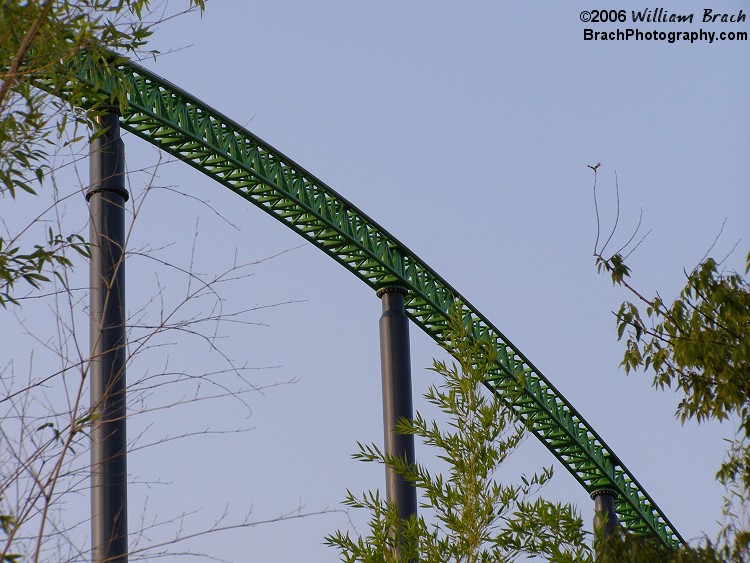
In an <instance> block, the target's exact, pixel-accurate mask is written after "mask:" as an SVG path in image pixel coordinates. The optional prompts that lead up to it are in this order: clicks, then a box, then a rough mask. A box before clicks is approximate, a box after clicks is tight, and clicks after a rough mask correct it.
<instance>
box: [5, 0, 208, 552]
mask: <svg viewBox="0 0 750 563" xmlns="http://www.w3.org/2000/svg"><path fill="white" fill-rule="evenodd" d="M187 4H188V9H190V8H193V7H197V8H199V9H201V10H202V9H203V7H204V0H188V3H187ZM0 6H1V8H0V9H1V10H2V17H0V198H3V199H4V203H5V205H6V209H5V213H6V216H7V215H10V212H9V210H8V209H7V205H8V204H9V203H11V201H12V200H16V199H19V198H20V197H21V196H23V195H35V194H36V193H37V190H38V189H39V188H40V187H43V185H44V182H45V180H46V178H47V177H48V175H49V174H50V173H51V171H52V168H51V164H50V163H51V157H52V155H53V154H54V152H55V151H56V150H57V149H58V148H59V146H60V143H61V139H62V136H63V133H65V132H66V131H68V130H69V129H70V128H71V127H72V129H73V131H74V135H73V136H74V137H76V138H74V139H72V140H71V141H68V143H71V142H75V141H77V140H80V139H81V138H82V137H81V136H78V135H77V134H76V133H75V132H76V131H77V130H78V129H79V128H83V129H88V128H89V125H90V123H91V122H90V120H91V118H92V117H93V116H95V115H97V114H101V113H102V112H104V111H112V109H113V108H112V106H113V105H116V104H117V103H124V100H125V97H124V96H122V94H123V92H122V91H118V90H117V89H115V92H114V93H113V96H112V97H111V98H110V99H101V98H100V97H99V96H97V95H96V93H94V92H91V91H90V90H89V89H88V87H87V86H86V85H85V84H83V83H82V82H81V81H78V80H75V79H74V78H73V77H72V76H71V74H70V72H71V71H70V70H69V67H70V65H69V64H68V63H70V62H71V61H72V60H74V59H75V58H77V57H80V56H82V54H83V53H85V54H86V56H87V57H90V58H94V60H96V61H98V62H100V63H101V65H102V66H103V67H105V68H111V67H112V66H113V65H115V64H117V60H118V59H117V57H118V56H123V55H128V54H130V53H134V52H136V51H139V50H142V49H143V48H144V46H145V45H146V42H147V40H148V38H149V36H150V35H151V32H152V26H153V25H154V24H155V23H158V20H159V18H158V17H150V13H149V9H150V2H149V0H70V1H65V0H28V1H26V0H2V2H0ZM162 9H163V7H162ZM146 20H151V21H150V22H147V21H146ZM115 53H117V54H115ZM63 93H64V99H65V101H64V102H63V101H61V98H60V97H59V95H60V94H63ZM84 107H85V111H84V110H83V109H81V108H84ZM69 126H71V127H69ZM32 224H33V223H32ZM30 227H31V225H29V226H27V227H26V228H20V229H19V232H15V233H4V234H3V235H2V236H0V304H1V305H3V307H7V305H8V304H9V303H13V304H17V303H18V297H17V292H18V285H19V282H24V285H27V286H30V287H31V288H40V287H41V286H42V285H43V284H45V283H47V282H49V281H50V280H51V276H56V277H57V278H58V279H59V280H60V281H61V282H63V279H64V278H63V276H62V275H61V273H60V272H61V269H63V268H67V267H70V266H72V261H71V259H70V258H69V257H68V256H69V255H68V254H67V251H68V250H72V251H75V252H77V253H78V254H80V255H82V256H83V257H88V256H89V250H88V246H87V244H86V242H85V241H84V240H83V239H82V238H81V237H80V236H79V235H77V234H62V233H54V232H53V231H52V230H51V229H49V230H48V232H47V236H46V240H43V241H40V242H36V243H35V242H31V243H29V242H28V241H27V238H28V237H29V236H31V233H30ZM24 235H26V238H25V237H24ZM63 286H64V282H63ZM45 428H47V426H44V427H43V428H41V429H40V430H43V429H45ZM52 428H53V432H54V433H55V441H59V439H60V435H59V431H57V430H55V429H54V427H52ZM43 519H44V516H42V520H43ZM19 526H20V524H19V523H18V522H17V521H16V518H15V517H14V515H12V514H2V513H0V527H1V528H2V530H3V532H4V533H5V535H6V537H5V538H4V539H3V540H2V547H0V561H2V562H15V561H18V560H20V558H21V556H20V555H18V554H14V553H11V551H16V550H15V549H14V545H15V544H14V542H15V541H16V539H17V538H16V534H17V533H18V531H19ZM43 529H44V525H43V524H42V526H41V530H43ZM41 534H42V532H41V531H40V538H39V543H38V545H40V544H41ZM37 549H38V547H37ZM38 556H39V553H38V552H37V558H38Z"/></svg>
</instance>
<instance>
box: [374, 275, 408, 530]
mask: <svg viewBox="0 0 750 563" xmlns="http://www.w3.org/2000/svg"><path fill="white" fill-rule="evenodd" d="M405 294H406V290H404V289H403V288H401V287H386V288H382V289H380V290H379V291H378V293H377V295H378V297H380V300H381V302H382V305H383V314H382V316H381V317H380V370H381V375H382V382H383V430H384V435H385V453H386V454H388V455H390V456H394V457H402V458H405V459H406V461H407V463H409V464H413V463H414V436H412V435H403V434H398V433H396V432H395V431H394V426H395V424H396V421H398V420H399V419H400V418H407V419H411V418H412V416H413V407H412V393H411V357H410V353H409V319H408V318H407V316H406V313H405V311H404V295H405ZM385 482H386V494H387V497H388V500H389V501H390V502H391V503H392V504H394V505H395V506H397V507H398V514H399V517H400V518H402V519H407V518H409V517H410V516H412V515H416V514H417V490H416V488H414V486H413V485H411V484H410V483H408V482H407V481H406V479H404V478H403V477H402V476H401V475H399V474H398V473H396V472H395V471H393V470H392V469H391V468H389V467H386V470H385Z"/></svg>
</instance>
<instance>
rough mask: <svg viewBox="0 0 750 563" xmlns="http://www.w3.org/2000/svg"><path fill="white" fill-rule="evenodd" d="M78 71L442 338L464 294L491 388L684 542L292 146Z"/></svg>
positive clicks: (513, 354) (597, 444)
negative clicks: (400, 301)
mask: <svg viewBox="0 0 750 563" xmlns="http://www.w3.org/2000/svg"><path fill="white" fill-rule="evenodd" d="M105 67H107V68H105ZM73 70H74V75H75V77H76V79H77V80H81V81H83V82H86V83H88V84H89V85H91V87H92V89H93V90H92V91H95V92H97V95H99V96H104V97H111V96H113V95H114V94H113V93H116V92H122V91H123V87H124V91H125V92H126V93H127V94H126V97H127V100H126V103H121V104H120V107H121V117H120V121H121V125H122V127H123V128H125V129H127V130H128V131H130V132H132V133H133V134H135V135H137V136H138V137H141V138H142V139H144V140H146V141H148V142H149V143H151V144H153V145H155V146H157V147H159V148H160V149H162V150H164V151H165V152H167V153H169V154H171V155H173V156H175V157H176V158H178V159H180V160H182V161H184V162H186V163H187V164H189V165H190V166H192V167H194V168H196V169H197V170H200V171H201V172H203V173H204V174H206V175H207V176H209V177H210V178H212V179H213V180H216V181H217V182H219V183H220V184H222V185H224V186H226V187H227V188H229V189H230V190H232V191H233V192H235V193H236V194H238V195H240V196H241V197H243V198H245V199H246V200H248V201H250V202H251V203H253V204H254V205H256V206H258V207H259V208H261V209H262V210H263V211H265V212H266V213H268V214H270V215H272V216H273V217H275V218H276V219H278V220H279V221H281V222H282V223H283V224H284V225H286V226H287V227H289V228H290V229H292V230H294V231H296V232H297V233H298V234H299V235H301V236H302V237H303V238H305V239H306V240H308V241H309V242H310V243H312V244H313V245H315V246H317V247H318V248H319V249H321V250H322V251H323V252H325V253H326V254H327V255H328V256H330V257H331V258H333V259H334V260H336V261H337V262H338V263H339V264H341V265H342V266H343V267H344V268H346V269H347V270H349V271H350V272H351V273H352V274H354V275H355V276H357V277H358V278H359V279H361V280H362V281H363V282H364V283H366V284H367V285H368V286H369V287H371V288H372V289H373V290H377V289H380V288H382V287H384V286H388V285H399V286H402V287H404V288H405V289H407V291H408V295H407V296H406V297H405V307H406V311H407V315H408V316H409V317H410V318H411V320H412V321H413V322H414V323H415V324H416V325H417V326H419V327H420V328H421V329H422V330H423V331H424V332H426V333H427V334H428V335H430V336H431V337H432V338H433V339H434V340H436V341H437V342H438V343H442V342H443V341H444V336H445V331H446V329H447V326H448V315H449V311H450V310H451V308H452V307H453V306H454V304H455V303H456V302H457V301H458V302H460V303H461V304H462V314H463V317H464V320H465V322H466V323H467V325H469V326H471V327H472V331H473V334H474V336H475V337H476V338H483V339H486V340H489V341H490V342H491V343H492V345H493V346H494V348H495V350H496V351H497V353H498V359H497V362H496V366H495V369H493V371H492V373H491V374H490V375H489V378H488V379H487V381H486V385H487V387H488V388H489V389H491V390H492V391H493V392H495V393H497V394H499V395H500V396H501V397H503V398H504V399H505V400H506V401H508V402H509V404H510V406H511V408H512V409H513V411H514V412H515V413H516V415H517V416H518V417H519V418H520V419H521V420H522V421H524V423H525V424H526V425H527V427H528V428H529V429H530V430H531V432H532V433H533V434H534V435H535V436H536V437H537V438H538V439H539V440H541V441H542V443H543V444H544V445H545V446H546V447H547V448H548V449H549V450H550V452H552V454H553V455H554V456H555V457H556V458H557V459H558V460H559V461H560V462H561V463H562V464H563V465H564V466H565V467H566V468H567V469H568V471H570V473H571V474H572V475H573V477H575V479H576V480H577V481H578V482H579V483H580V484H581V485H582V486H583V487H584V488H585V489H586V491H588V492H589V493H592V492H595V491H598V490H602V489H608V490H611V491H614V492H615V493H616V498H615V510H616V512H617V515H618V517H619V519H620V522H621V524H622V525H623V526H624V527H625V528H626V529H627V530H629V531H631V532H633V533H636V534H643V535H646V534H647V535H655V536H656V537H658V538H659V539H660V540H661V541H662V542H663V543H664V544H666V545H669V546H673V547H677V546H679V545H680V544H681V543H684V540H683V539H682V537H681V536H680V535H679V533H678V532H677V530H676V529H675V528H674V526H672V524H671V523H670V522H669V520H668V519H667V517H666V516H665V515H664V513H663V512H662V511H661V510H660V509H659V507H658V506H657V505H656V503H655V502H654V501H653V499H652V498H651V497H650V496H649V495H648V493H647V492H646V491H645V490H644V488H643V487H642V486H641V485H640V484H639V483H638V481H637V480H636V478H635V477H634V476H633V474H632V473H631V472H630V471H629V470H628V469H627V467H625V465H624V464H623V463H622V462H621V461H620V460H619V458H618V457H617V456H616V455H615V453H614V452H613V451H612V450H611V449H610V448H609V446H607V444H606V443H605V442H604V440H603V439H602V438H601V437H600V436H599V435H598V434H597V433H596V431H595V430H594V429H593V428H592V427H591V425H590V424H589V423H588V422H586V420H585V419H584V418H583V417H582V416H581V415H580V413H579V412H578V411H577V410H576V409H575V408H574V407H573V405H571V404H570V403H569V402H568V401H567V400H566V399H565V397H563V395H562V394H561V393H560V392H559V391H558V390H557V389H555V387H554V385H552V383H550V381H549V380H548V379H547V378H546V377H545V376H544V375H543V374H542V372H541V371H540V370H538V369H537V368H536V367H535V366H534V365H533V364H532V363H531V361H529V360H528V358H526V357H525V356H524V355H523V354H522V353H521V351H520V350H518V348H516V347H515V346H514V345H513V344H512V343H511V342H510V341H509V340H508V339H507V338H506V337H505V336H504V335H503V333H502V332H500V330H498V328H497V327H495V326H494V325H493V324H492V323H491V322H490V321H489V320H488V319H487V318H486V317H485V316H484V315H482V313H481V312H479V310H477V309H476V308H475V307H473V306H472V305H471V304H470V303H469V302H468V301H467V300H466V299H465V298H463V297H462V296H461V295H460V294H459V293H458V291H456V290H455V289H454V288H453V287H451V286H450V285H449V284H448V283H447V282H446V281H445V280H444V279H443V278H442V277H440V276H439V275H438V274H437V273H436V272H435V271H434V270H433V269H432V268H430V267H429V266H428V265H427V264H426V263H425V262H423V261H422V260H421V259H420V258H419V257H417V255H416V254H414V253H413V252H412V251H411V250H409V249H408V248H407V247H406V246H405V245H404V244H402V243H401V242H400V241H399V240H398V239H396V237H394V236H392V235H391V234H390V233H388V231H386V230H385V229H383V228H382V227H381V226H380V225H378V224H377V223H376V222H375V221H373V220H372V219H371V218H370V217H368V216H367V215H365V214H364V213H363V212H362V211H360V210H359V209H357V208H356V207H355V206H354V205H352V204H351V203H350V202H349V201H347V200H346V199H345V198H343V197H342V196H341V195H339V194H338V193H336V192H335V191H334V190H333V189H331V188H330V187H328V186H327V185H326V184H325V183H323V182H322V181H320V180H319V179H318V178H316V177H315V176H313V175H312V174H311V173H309V172H308V171H307V170H305V169H304V168H302V167H301V166H299V165H298V164H296V163H295V162H294V161H292V160H291V159H289V158H287V157H286V156H285V155H283V154H282V153H281V152H279V151H278V150H276V149H274V148H273V147H271V146H270V145H268V144H267V143H265V142H264V141H263V140H261V139H259V138H258V137H256V136H255V135H253V134H252V133H251V132H249V131H248V130H247V129H245V128H244V127H242V126H240V125H239V124H237V123H236V122H235V121H233V120H231V119H229V118H227V117H226V116H224V115H222V114H221V113H219V112H218V111H216V110H214V109H212V108H211V107H209V106H207V105H206V104H204V103H203V102H201V101H200V100H198V99H197V98H195V97H193V96H191V95H190V94H189V93H187V92H185V91H184V90H182V89H180V88H178V87H176V86H175V85H173V84H171V83H170V82H168V81H166V80H164V79H163V78H161V77H159V76H158V75H156V74H154V73H152V72H149V71H148V70H146V69H144V68H142V67H140V66H138V65H136V64H134V63H131V62H127V61H120V62H118V63H117V64H113V65H101V64H97V61H94V60H92V59H91V58H87V57H86V56H85V55H84V56H83V57H82V58H81V59H80V60H78V61H77V62H76V64H75V67H74V69H73ZM116 85H119V87H116ZM92 95H93V94H92Z"/></svg>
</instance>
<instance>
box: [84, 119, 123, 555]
mask: <svg viewBox="0 0 750 563" xmlns="http://www.w3.org/2000/svg"><path fill="white" fill-rule="evenodd" d="M94 121H95V124H96V127H97V136H96V138H94V139H93V140H92V141H91V147H90V150H91V156H90V177H91V185H90V187H89V190H88V192H87V194H86V199H87V200H88V202H89V211H90V214H91V219H90V234H89V237H90V243H91V266H90V267H91V271H90V275H91V290H90V291H91V310H90V316H91V320H90V323H91V335H90V338H91V361H90V364H89V379H90V386H91V409H92V415H93V420H92V424H91V556H92V561H93V562H94V563H103V562H104V561H106V562H107V563H126V562H127V560H128V511H127V462H126V450H127V441H126V434H125V415H126V403H125V399H126V398H125V360H126V347H125V345H126V340H125V338H126V337H125V262H124V258H125V255H124V246H125V202H126V201H127V200H128V192H127V190H126V189H125V175H124V173H125V148H124V145H123V142H122V139H120V124H119V120H118V116H117V115H115V114H113V113H108V114H105V115H102V116H99V117H96V118H95V119H94Z"/></svg>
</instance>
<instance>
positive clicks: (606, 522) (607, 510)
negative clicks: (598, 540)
mask: <svg viewBox="0 0 750 563" xmlns="http://www.w3.org/2000/svg"><path fill="white" fill-rule="evenodd" d="M615 496H616V493H615V492H614V491H611V490H609V489H601V490H599V491H594V492H593V493H591V499H592V500H593V501H594V511H595V515H594V530H601V531H602V539H603V540H606V539H607V538H608V537H610V536H611V535H612V534H614V533H615V530H617V528H618V527H619V525H620V523H619V522H618V520H617V514H616V513H615Z"/></svg>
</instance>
